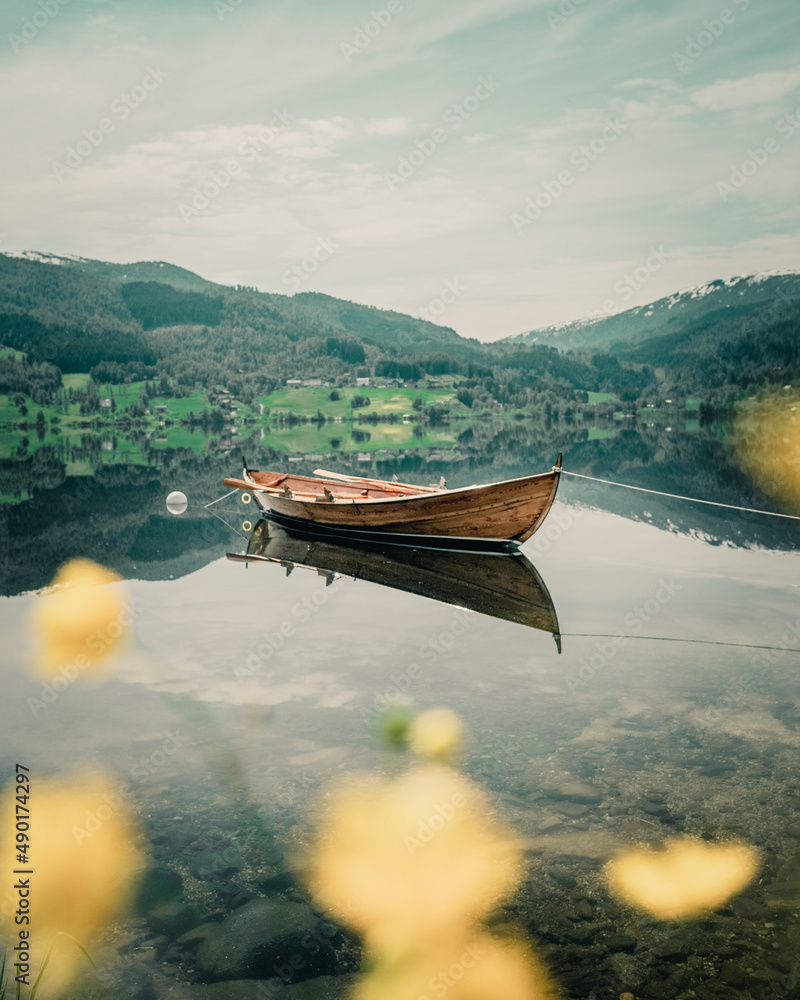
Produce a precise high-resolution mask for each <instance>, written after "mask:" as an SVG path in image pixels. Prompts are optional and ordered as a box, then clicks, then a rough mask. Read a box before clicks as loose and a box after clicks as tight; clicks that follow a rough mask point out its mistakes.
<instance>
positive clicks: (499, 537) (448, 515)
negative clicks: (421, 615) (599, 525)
mask: <svg viewBox="0 0 800 1000" xmlns="http://www.w3.org/2000/svg"><path fill="white" fill-rule="evenodd" d="M560 472H561V455H560V454H559V456H558V460H557V461H556V464H555V465H554V466H553V468H552V469H551V471H550V472H543V473H540V474H538V475H534V476H524V477H522V478H521V479H507V480H505V481H503V482H499V483H488V484H486V485H483V486H463V487H460V488H459V489H454V490H448V489H447V488H446V487H445V485H444V481H442V483H441V484H440V485H439V486H415V485H413V484H411V483H398V482H391V483H390V482H386V481H384V480H381V479H365V478H362V477H360V476H345V475H340V474H339V473H335V472H326V471H325V470H324V469H316V470H315V472H314V475H313V476H299V475H294V474H292V473H279V472H257V471H255V470H253V469H248V468H247V464H246V463H245V465H244V470H243V472H242V478H241V479H233V478H231V479H226V480H225V485H226V486H230V487H233V488H234V489H240V490H247V491H248V492H250V493H251V494H252V496H253V499H254V500H255V502H256V504H257V505H258V506H259V508H260V509H261V510H262V511H264V512H265V513H268V514H269V516H270V517H271V518H272V519H273V520H275V521H277V522H278V523H279V524H284V525H286V526H289V527H294V528H298V529H301V530H304V531H306V532H309V531H313V532H316V533H322V534H324V535H326V536H329V537H330V536H334V537H336V536H338V537H342V538H350V539H356V540H361V541H366V542H375V541H380V540H383V541H387V542H391V544H393V545H402V544H405V545H414V546H419V545H429V546H435V547H438V548H468V549H471V550H472V551H495V552H497V551H508V550H510V549H513V548H514V547H515V546H516V545H518V544H519V543H520V542H524V541H526V540H527V539H528V538H530V537H531V535H532V534H533V533H534V532H535V531H536V530H537V529H538V528H539V527H540V526H541V524H542V522H543V521H544V519H545V517H546V516H547V512H548V511H549V510H550V507H551V506H552V504H553V500H554V499H555V495H556V490H557V489H558V481H559V476H560Z"/></svg>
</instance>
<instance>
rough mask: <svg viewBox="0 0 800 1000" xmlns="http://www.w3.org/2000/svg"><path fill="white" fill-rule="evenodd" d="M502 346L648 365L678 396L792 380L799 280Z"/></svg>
mask: <svg viewBox="0 0 800 1000" xmlns="http://www.w3.org/2000/svg"><path fill="white" fill-rule="evenodd" d="M505 342H506V343H509V344H528V345H531V346H535V345H539V346H550V347H555V348H556V349H557V350H559V351H562V352H570V351H572V352H576V353H579V354H580V353H589V352H592V353H596V352H604V353H608V354H610V355H613V356H614V357H616V358H617V359H619V360H620V361H623V362H629V363H633V364H639V365H648V366H652V367H653V368H655V369H661V371H660V372H659V374H660V376H661V379H662V384H661V388H662V389H664V390H667V391H675V392H677V391H679V390H682V393H683V394H684V395H685V394H686V393H687V392H689V393H702V392H704V391H707V390H714V389H720V388H724V387H729V386H742V387H743V386H748V385H757V384H760V383H763V382H776V381H781V380H783V381H786V382H789V381H791V380H792V379H796V378H798V377H800V274H796V273H788V272H787V273H781V274H753V275H748V276H744V277H736V278H726V279H720V280H718V281H711V282H708V283H707V284H705V285H700V286H698V287H696V288H691V289H687V290H685V291H681V292H676V293H675V294H674V295H670V296H667V297H665V298H662V299H659V300H658V301H656V302H652V303H650V304H649V305H645V306H637V307H636V308H634V309H628V310H626V311H625V312H621V313H617V314H616V315H613V316H605V317H602V318H600V319H593V320H582V321H577V322H575V323H568V324H565V325H562V326H559V327H548V328H546V329H543V330H533V331H530V332H529V333H524V334H520V335H518V336H516V337H511V338H507V340H506V341H505Z"/></svg>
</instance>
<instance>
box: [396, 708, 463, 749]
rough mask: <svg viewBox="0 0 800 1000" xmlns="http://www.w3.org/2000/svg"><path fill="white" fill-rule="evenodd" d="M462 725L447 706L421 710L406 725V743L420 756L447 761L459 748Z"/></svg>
mask: <svg viewBox="0 0 800 1000" xmlns="http://www.w3.org/2000/svg"><path fill="white" fill-rule="evenodd" d="M463 735H464V727H463V726H462V724H461V719H459V717H458V716H457V715H456V713H455V712H451V711H450V709H449V708H432V709H430V710H429V711H427V712H421V713H420V714H419V715H418V716H416V718H415V719H413V720H412V722H411V725H410V726H409V727H408V737H407V738H408V744H409V746H410V747H411V749H412V750H413V751H414V753H415V754H417V755H418V756H420V757H427V758H428V759H429V760H441V761H449V760H452V759H453V757H455V755H456V754H457V753H458V751H459V750H460V749H461V741H462V739H463Z"/></svg>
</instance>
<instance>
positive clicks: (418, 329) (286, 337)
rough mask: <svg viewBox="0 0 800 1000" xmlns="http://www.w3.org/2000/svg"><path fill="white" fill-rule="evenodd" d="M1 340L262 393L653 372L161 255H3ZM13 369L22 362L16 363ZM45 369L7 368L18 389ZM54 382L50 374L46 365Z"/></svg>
mask: <svg viewBox="0 0 800 1000" xmlns="http://www.w3.org/2000/svg"><path fill="white" fill-rule="evenodd" d="M0 344H3V345H5V346H7V347H11V348H14V349H16V350H18V351H21V352H24V353H25V354H26V355H27V362H28V363H29V364H41V363H49V364H52V365H55V366H56V367H57V368H58V369H60V371H61V372H63V373H72V372H93V371H96V373H97V378H98V381H99V380H101V378H102V380H107V381H112V382H119V381H121V380H123V379H130V380H135V379H141V378H148V379H159V378H162V377H164V378H166V379H167V380H168V381H169V383H170V384H171V385H172V386H173V388H174V389H175V390H176V391H177V392H178V393H179V394H180V393H182V392H183V393H185V394H188V393H189V392H190V391H191V390H192V389H194V388H195V387H211V386H215V385H222V386H225V387H226V388H227V389H228V390H229V391H230V392H232V393H233V394H234V395H235V396H236V397H237V398H240V399H243V400H252V399H255V398H257V397H258V396H259V395H263V394H264V393H268V392H271V391H274V390H275V389H277V388H279V387H280V386H282V385H284V384H285V382H286V380H287V379H290V378H302V379H308V378H319V379H322V380H326V381H327V380H335V379H337V378H343V377H350V378H355V377H359V376H374V377H378V378H381V377H383V378H395V379H399V380H402V381H407V380H410V381H417V380H420V379H423V378H424V377H425V376H427V375H430V376H441V375H452V376H458V378H459V382H460V385H461V390H462V397H463V398H462V401H463V402H465V403H466V405H468V406H470V405H472V403H473V401H474V400H475V399H488V400H490V401H492V402H494V403H500V404H508V405H512V406H525V405H528V404H530V403H531V402H532V401H533V399H534V396H538V397H542V396H543V394H550V395H552V397H553V400H554V401H559V400H560V401H563V400H574V401H580V400H581V399H584V400H585V398H586V393H587V392H590V391H601V392H620V393H621V394H622V395H623V398H631V399H633V398H636V396H637V395H638V394H639V393H640V392H641V390H642V389H643V388H644V387H645V386H646V385H647V384H648V383H649V382H650V381H652V372H651V371H650V370H649V369H648V368H646V367H643V366H642V365H640V364H638V363H636V362H631V363H630V364H620V362H619V361H617V360H616V359H610V358H608V357H605V356H603V357H602V358H599V359H592V358H590V357H587V358H570V357H565V356H563V355H562V354H561V353H559V352H558V351H556V350H554V349H553V348H551V347H540V346H533V347H531V346H528V345H518V344H500V345H490V344H483V343H481V342H479V341H477V340H470V339H467V338H464V337H460V336H459V335H458V334H457V333H455V331H453V330H451V329H448V328H447V327H441V326H437V325H436V324H433V323H429V322H426V321H424V320H420V319H416V318H414V317H412V316H407V315H404V314H402V313H398V312H394V311H391V310H382V309H377V308H375V307H373V306H364V305H358V304H356V303H352V302H347V301H343V300H341V299H335V298H332V297H330V296H327V295H320V294H317V293H310V292H309V293H303V294H300V295H295V296H293V297H289V296H285V295H272V294H267V293H263V292H258V291H256V290H254V289H250V288H243V287H237V288H227V287H224V286H220V285H214V284H213V283H211V282H205V281H204V280H203V279H202V278H199V277H197V276H196V275H191V273H190V272H186V271H183V270H182V269H180V268H175V267H173V266H172V265H167V264H162V263H140V264H131V265H116V264H113V265H112V264H104V263H103V262H99V261H87V260H84V259H82V258H72V257H54V256H52V255H42V254H28V255H0ZM12 367H13V366H12ZM26 374H27V375H29V376H31V377H32V372H29V371H27V370H23V368H22V367H18V368H17V370H16V371H14V372H9V373H8V374H7V378H6V381H7V383H8V384H9V385H11V384H14V385H15V386H18V385H19V384H21V382H23V381H24V379H25V377H26ZM38 378H39V381H41V376H38Z"/></svg>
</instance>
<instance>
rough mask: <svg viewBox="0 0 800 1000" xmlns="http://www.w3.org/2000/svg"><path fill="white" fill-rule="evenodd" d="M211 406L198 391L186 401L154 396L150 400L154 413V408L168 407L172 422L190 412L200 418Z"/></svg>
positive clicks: (168, 414) (206, 398) (205, 397)
mask: <svg viewBox="0 0 800 1000" xmlns="http://www.w3.org/2000/svg"><path fill="white" fill-rule="evenodd" d="M118 405H119V404H118ZM209 405H210V404H209V402H208V397H207V396H206V395H205V393H202V392H200V391H198V390H197V389H195V391H194V392H193V393H192V394H191V396H187V397H186V398H185V399H166V398H164V397H163V396H154V397H153V398H152V399H151V400H150V410H151V411H152V409H153V407H154V406H166V408H167V417H169V419H170V420H180V419H181V417H185V416H186V414H187V413H189V412H190V411H191V412H193V413H194V414H195V415H196V416H200V414H201V413H202V412H203V410H207V409H208V408H209Z"/></svg>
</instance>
